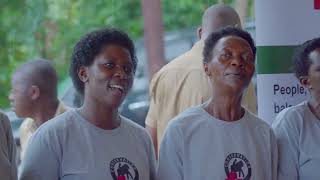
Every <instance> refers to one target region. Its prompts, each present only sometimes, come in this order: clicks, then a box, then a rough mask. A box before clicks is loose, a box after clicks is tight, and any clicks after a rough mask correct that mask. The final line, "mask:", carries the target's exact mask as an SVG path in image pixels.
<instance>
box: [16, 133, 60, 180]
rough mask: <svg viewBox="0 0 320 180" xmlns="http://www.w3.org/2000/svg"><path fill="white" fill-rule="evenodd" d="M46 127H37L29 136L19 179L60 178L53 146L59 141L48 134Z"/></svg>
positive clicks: (40, 179) (58, 164)
mask: <svg viewBox="0 0 320 180" xmlns="http://www.w3.org/2000/svg"><path fill="white" fill-rule="evenodd" d="M47 129H48V128H43V129H38V131H36V133H35V134H34V135H33V136H32V137H31V139H30V143H29V144H28V147H27V149H26V152H25V156H24V159H23V161H22V164H21V171H20V174H19V180H58V179H60V171H59V169H60V163H59V158H58V157H59V156H58V154H57V152H56V149H55V148H54V147H55V146H57V145H59V142H56V141H55V137H53V136H51V137H50V136H49V132H48V131H47ZM49 137H50V138H49Z"/></svg>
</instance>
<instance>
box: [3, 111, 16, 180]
mask: <svg viewBox="0 0 320 180" xmlns="http://www.w3.org/2000/svg"><path fill="white" fill-rule="evenodd" d="M0 179H1V180H16V179H17V166H16V146H15V142H14V139H13V135H12V131H11V126H10V121H9V119H8V117H7V116H5V115H4V114H3V113H2V112H0Z"/></svg>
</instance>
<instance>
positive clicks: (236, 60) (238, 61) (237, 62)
mask: <svg viewBox="0 0 320 180" xmlns="http://www.w3.org/2000/svg"><path fill="white" fill-rule="evenodd" d="M231 65H232V66H237V67H240V68H243V67H244V62H243V60H242V59H241V58H237V57H236V58H233V59H232V61H231Z"/></svg>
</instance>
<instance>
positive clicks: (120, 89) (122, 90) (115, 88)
mask: <svg viewBox="0 0 320 180" xmlns="http://www.w3.org/2000/svg"><path fill="white" fill-rule="evenodd" d="M109 88H110V89H112V90H116V91H119V92H120V93H124V92H125V88H124V87H123V86H120V85H115V84H113V85H109Z"/></svg>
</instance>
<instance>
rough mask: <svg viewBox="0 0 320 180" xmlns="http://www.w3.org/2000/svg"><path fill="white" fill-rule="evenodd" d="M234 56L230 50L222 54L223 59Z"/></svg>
mask: <svg viewBox="0 0 320 180" xmlns="http://www.w3.org/2000/svg"><path fill="white" fill-rule="evenodd" d="M231 57H232V54H231V53H230V52H223V53H221V55H220V58H221V59H230V58H231Z"/></svg>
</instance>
